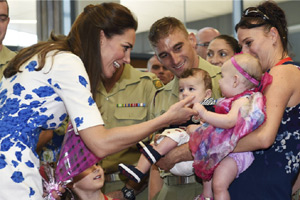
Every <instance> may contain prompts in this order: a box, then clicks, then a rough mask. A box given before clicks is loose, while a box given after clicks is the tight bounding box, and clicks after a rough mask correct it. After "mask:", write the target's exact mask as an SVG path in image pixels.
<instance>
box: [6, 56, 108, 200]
mask: <svg viewBox="0 0 300 200" xmlns="http://www.w3.org/2000/svg"><path fill="white" fill-rule="evenodd" d="M61 54H62V55H61V56H60V57H59V58H57V57H58V55H59V54H58V55H56V56H55V57H54V58H55V59H56V60H55V62H52V61H53V60H52V57H49V58H47V59H48V61H47V60H46V63H45V66H44V68H43V69H42V70H36V69H37V67H38V63H37V61H36V58H37V56H35V57H33V58H32V60H31V61H30V62H29V63H28V64H27V65H24V66H21V68H20V71H21V72H19V73H17V74H16V75H14V76H12V77H10V78H7V79H6V78H3V79H2V80H1V82H0V177H1V178H3V179H4V180H1V182H0V187H1V198H4V199H7V197H11V193H10V194H8V193H6V192H5V191H6V189H5V188H14V190H15V191H18V192H17V194H18V196H15V197H14V198H15V199H18V200H19V199H41V195H42V185H41V177H40V175H39V173H38V167H39V159H38V155H37V153H36V151H35V149H36V146H37V142H38V139H39V134H40V132H41V131H42V130H43V129H53V130H54V129H56V128H58V126H59V125H61V124H62V122H63V121H64V120H65V119H66V118H67V115H68V113H69V114H70V115H71V116H72V117H70V120H71V121H72V123H73V125H74V126H75V125H77V128H78V127H79V126H83V125H84V127H89V126H94V125H97V124H103V121H102V118H101V115H99V111H98V109H97V106H96V105H95V103H94V101H93V99H91V92H90V86H89V83H88V81H87V80H89V79H88V76H87V74H86V72H85V69H84V66H83V64H82V62H81V61H80V59H79V58H78V57H77V56H75V55H73V54H70V53H61ZM68 62H70V63H68ZM48 63H56V65H55V66H51V65H49V64H48ZM60 63H61V65H60ZM66 63H67V64H66ZM62 72H64V73H62ZM74 88H75V89H76V90H74ZM74 91H76V92H74ZM74 99H75V100H76V101H74ZM91 104H93V105H91ZM66 105H67V106H66ZM66 107H68V108H70V110H68V113H67V108H66ZM84 110H88V111H87V112H84V113H83V114H82V111H84ZM85 119H88V120H85ZM93 120H94V121H93ZM91 121H93V122H91ZM35 173H38V174H35ZM7 191H9V190H7ZM17 194H16V195H17Z"/></svg>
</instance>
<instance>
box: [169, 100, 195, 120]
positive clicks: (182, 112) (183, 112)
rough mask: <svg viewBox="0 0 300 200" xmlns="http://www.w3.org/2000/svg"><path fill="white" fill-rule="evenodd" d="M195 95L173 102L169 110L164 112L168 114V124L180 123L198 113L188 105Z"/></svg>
mask: <svg viewBox="0 0 300 200" xmlns="http://www.w3.org/2000/svg"><path fill="white" fill-rule="evenodd" d="M194 98H195V97H194V96H189V97H187V98H185V99H184V100H181V101H179V102H177V103H175V104H173V105H172V106H171V107H170V108H169V110H168V111H167V112H166V114H168V117H169V119H170V120H171V123H170V124H182V123H184V122H186V121H188V120H189V119H190V118H191V117H192V116H193V115H197V114H198V113H197V112H196V111H195V110H193V109H192V108H191V107H190V105H191V102H192V101H193V99H194Z"/></svg>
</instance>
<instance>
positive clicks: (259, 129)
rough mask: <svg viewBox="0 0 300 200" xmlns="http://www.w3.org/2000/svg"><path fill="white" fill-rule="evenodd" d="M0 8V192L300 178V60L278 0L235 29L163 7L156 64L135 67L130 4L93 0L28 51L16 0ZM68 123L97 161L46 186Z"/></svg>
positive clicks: (77, 192)
mask: <svg viewBox="0 0 300 200" xmlns="http://www.w3.org/2000/svg"><path fill="white" fill-rule="evenodd" d="M0 18H1V19H0V61H1V66H0V72H1V74H0V75H1V78H2V79H1V82H0V116H1V117H0V127H1V130H0V148H1V151H0V177H1V178H2V181H1V183H0V187H1V199H12V197H13V198H15V199H26V200H28V199H43V198H44V197H46V196H47V197H49V198H52V199H95V200H96V199H97V200H99V199H101V200H102V199H120V200H126V199H129V200H134V199H136V200H145V199H149V200H152V199H153V200H168V199H172V200H174V199H187V200H188V199H197V200H212V199H217V200H222V199H232V200H240V199H246V200H247V199H249V200H250V199H255V200H257V199H262V200H265V199H280V200H282V199H291V198H292V195H293V194H294V193H295V192H296V191H297V190H298V189H300V178H299V179H298V172H299V162H300V158H299V148H298V144H299V140H300V137H298V132H299V127H300V124H299V116H300V112H299V110H300V85H299V84H298V80H299V77H300V71H299V70H300V65H298V64H297V63H295V62H294V61H293V60H292V58H291V57H289V51H288V43H289V40H288V28H287V21H286V17H285V13H284V11H283V10H282V9H281V8H280V7H279V6H278V5H277V4H276V3H275V2H272V1H264V2H262V3H260V4H259V5H257V6H256V7H249V8H246V9H245V10H244V11H243V14H242V17H241V19H240V21H239V22H238V23H237V24H236V26H235V30H236V33H237V39H235V38H234V37H232V36H230V35H224V34H221V33H220V32H219V31H218V30H216V29H215V28H212V27H205V28H202V29H200V30H199V32H198V33H197V34H196V35H195V34H194V33H189V32H188V31H187V29H186V27H185V26H184V24H183V23H182V22H181V21H180V20H178V19H177V18H175V17H163V18H161V19H158V20H157V21H155V22H154V23H153V24H152V26H151V27H150V30H149V35H148V39H149V41H150V45H151V47H152V49H153V51H154V55H153V56H152V57H151V58H150V59H149V61H148V71H149V72H141V71H139V70H137V69H135V68H134V67H133V66H131V65H130V52H131V50H132V48H133V46H134V44H135V34H136V33H135V32H136V30H137V26H138V23H137V20H136V19H135V17H134V15H133V14H132V12H131V11H130V10H129V9H128V8H126V7H125V6H122V5H121V4H118V3H102V4H97V5H88V6H86V7H85V8H84V10H83V12H82V13H81V14H80V15H79V16H78V17H77V19H76V20H75V22H74V23H73V25H72V27H71V30H70V32H69V34H68V35H66V36H61V35H55V34H54V33H52V34H51V35H50V38H49V40H48V41H42V42H39V43H37V44H34V45H32V46H30V47H26V48H23V49H21V50H20V51H19V52H17V53H15V52H11V51H9V50H8V49H7V48H6V47H5V46H4V45H3V44H2V41H3V39H4V37H5V33H6V29H7V25H8V23H9V20H10V18H9V8H8V3H7V1H6V0H0ZM2 74H3V77H2ZM68 123H69V127H72V130H74V133H75V134H76V135H79V136H80V138H81V140H82V141H83V142H84V144H85V145H86V147H87V148H88V149H89V150H90V151H91V154H93V156H95V157H97V158H98V159H97V162H93V163H92V164H90V165H89V166H87V167H86V169H84V170H82V171H80V172H78V173H76V175H74V177H73V178H71V179H70V180H67V182H64V183H55V184H54V185H55V187H54V188H49V187H45V183H46V182H47V180H46V179H45V177H44V175H43V174H41V173H40V166H41V163H43V162H44V163H45V162H51V163H52V165H51V166H52V167H53V168H54V169H55V164H56V163H57V162H63V161H62V160H60V159H61V156H62V155H61V156H60V157H59V158H58V154H59V151H60V148H61V147H62V146H63V145H66V142H65V141H62V136H60V137H59V138H60V139H59V140H58V139H55V137H54V136H55V134H54V133H56V132H57V131H58V130H59V132H62V133H65V132H66V125H67V124H68ZM49 141H51V143H50V144H51V145H52V146H51V148H53V150H52V153H50V154H51V159H50V160H47V155H49V153H48V154H47V153H43V152H45V151H46V149H45V147H46V146H47V145H48V147H49ZM73 148H76V144H74V147H73ZM63 156H64V157H68V154H66V155H63ZM80 156H82V155H81V154H78V155H77V156H75V158H74V157H73V158H70V159H75V160H76V159H78V158H79V157H80ZM48 157H49V156H48ZM84 160H86V158H85V159H83V162H84ZM42 161H43V162H42ZM53 162H54V163H53ZM86 162H87V161H86ZM62 166H64V167H66V168H73V167H74V173H75V171H76V170H75V169H76V167H78V166H72V162H68V163H64V164H63V165H62ZM42 176H43V179H42ZM54 178H55V177H54ZM46 184H47V185H49V183H46ZM43 186H44V187H43ZM12 195H13V196H12Z"/></svg>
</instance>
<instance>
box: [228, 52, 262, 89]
mask: <svg viewBox="0 0 300 200" xmlns="http://www.w3.org/2000/svg"><path fill="white" fill-rule="evenodd" d="M234 59H235V61H236V62H237V64H238V65H239V66H241V68H242V69H243V70H244V71H245V72H247V73H248V74H249V75H250V76H251V77H252V78H254V79H255V80H257V81H260V80H261V77H262V74H263V72H262V67H261V65H260V62H259V60H258V59H257V58H255V57H254V56H252V55H250V54H248V53H242V54H237V55H235V56H234ZM235 70H237V69H235ZM243 78H244V80H245V82H244V83H245V84H246V85H247V86H249V87H253V86H255V85H254V84H253V83H252V82H251V81H249V80H248V79H247V78H245V77H244V76H243Z"/></svg>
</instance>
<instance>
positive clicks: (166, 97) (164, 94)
mask: <svg viewBox="0 0 300 200" xmlns="http://www.w3.org/2000/svg"><path fill="white" fill-rule="evenodd" d="M149 41H150V44H151V46H152V48H153V50H154V52H155V54H156V56H157V58H158V60H159V61H160V62H161V63H162V64H163V65H164V66H165V67H166V68H167V69H169V70H170V71H171V72H173V74H174V75H175V77H174V79H173V80H172V81H171V82H170V83H169V84H167V85H166V86H165V87H164V89H163V90H161V91H159V92H157V93H156V96H155V98H154V101H153V105H152V111H151V113H152V116H151V117H156V116H158V115H161V114H163V113H164V112H166V111H167V110H168V108H169V107H170V106H171V105H172V104H174V103H176V102H177V101H178V100H179V79H178V77H180V76H181V74H182V73H183V72H184V70H185V69H188V68H201V69H203V70H205V71H207V72H208V73H209V75H210V76H211V78H212V85H213V97H214V98H219V97H220V96H221V93H220V89H219V84H218V80H219V79H220V78H221V76H220V70H221V68H220V67H218V66H214V65H211V64H210V63H208V62H207V61H206V60H204V59H203V58H201V57H200V56H198V55H197V52H196V49H195V46H196V37H195V35H194V34H193V33H190V34H189V33H188V32H187V30H186V28H185V27H184V25H183V23H182V22H181V21H179V20H178V19H176V18H174V17H164V18H162V19H159V20H157V21H156V22H155V23H154V24H153V25H152V26H151V28H150V32H149ZM179 148H180V150H181V151H180V152H177V150H178V149H179ZM174 152H175V153H174ZM186 152H189V147H188V145H187V144H185V145H181V146H180V147H177V148H175V149H174V150H172V151H171V152H170V153H168V154H167V155H165V157H167V158H170V157H172V160H170V159H169V160H168V161H167V162H164V161H165V160H166V159H165V158H162V159H161V160H160V161H159V162H158V163H157V165H158V166H160V167H162V168H164V169H167V170H169V169H171V168H172V167H173V166H174V164H175V163H176V162H177V161H184V160H192V159H193V158H192V156H191V154H186ZM177 155H188V156H186V157H183V158H182V157H178V156H177ZM166 164H168V165H169V166H168V167H164V166H165V165H166ZM158 173H159V172H158V170H157V168H156V167H155V166H153V167H152V170H151V175H150V182H149V188H150V189H149V195H150V196H149V198H152V197H153V196H154V195H155V194H156V195H155V198H154V199H156V200H164V199H172V200H176V199H185V200H188V199H193V198H194V197H195V196H197V195H198V194H199V193H201V189H202V186H201V184H200V183H198V182H197V181H196V177H195V175H192V176H189V177H185V176H184V177H183V176H174V175H172V174H170V173H160V176H161V177H162V178H163V180H162V179H160V180H159V179H157V178H154V177H157V174H158ZM153 174H156V176H152V175H153ZM152 178H154V179H152ZM162 181H163V183H162ZM161 186H162V189H161V190H160V188H161Z"/></svg>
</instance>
